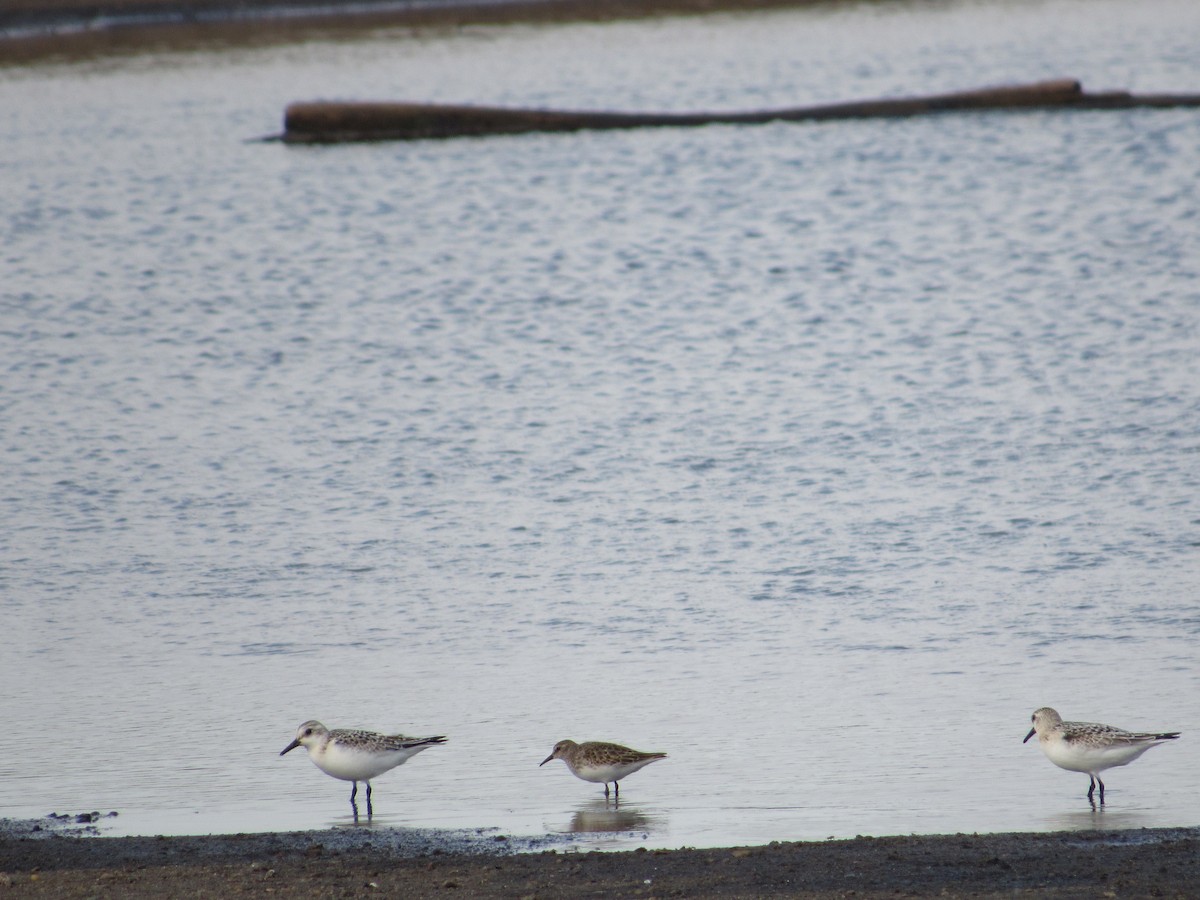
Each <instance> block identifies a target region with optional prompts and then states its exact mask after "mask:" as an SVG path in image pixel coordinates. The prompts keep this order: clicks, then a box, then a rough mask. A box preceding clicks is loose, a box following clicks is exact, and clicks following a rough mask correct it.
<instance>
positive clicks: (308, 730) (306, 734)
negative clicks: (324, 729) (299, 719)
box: [304, 728, 312, 737]
mask: <svg viewBox="0 0 1200 900" xmlns="http://www.w3.org/2000/svg"><path fill="white" fill-rule="evenodd" d="M310 734H312V729H311V728H305V729H304V736H305V737H308V736H309V735H310Z"/></svg>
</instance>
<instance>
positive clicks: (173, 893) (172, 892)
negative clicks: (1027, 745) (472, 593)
mask: <svg viewBox="0 0 1200 900" xmlns="http://www.w3.org/2000/svg"><path fill="white" fill-rule="evenodd" d="M538 845H539V844H538V842H537V841H529V842H527V841H510V840H508V839H506V838H504V837H502V836H498V835H489V834H475V833H471V834H467V835H462V834H458V833H449V834H448V835H447V834H440V833H430V832H419V831H404V830H393V829H387V830H382V829H381V830H373V829H338V830H336V831H324V832H301V833H291V834H263V835H232V836H212V837H157V838H154V837H146V838H105V837H80V836H74V835H69V834H62V833H52V834H48V835H43V836H39V835H38V834H33V833H31V832H30V831H29V830H28V828H25V829H19V828H18V829H9V831H8V833H3V832H0V892H3V893H5V894H6V895H12V896H22V897H91V896H98V895H107V894H116V893H119V894H120V895H121V896H126V897H179V896H185V895H186V896H227V895H230V894H235V893H256V894H263V893H281V894H282V893H286V894H294V895H296V896H301V895H303V896H306V897H335V896H336V897H345V896H367V895H374V896H382V895H392V896H404V897H446V896H459V897H483V896H486V897H563V898H572V897H596V896H623V897H624V896H643V897H651V896H654V897H671V896H675V897H683V896H686V897H764V896H782V895H788V896H805V897H818V898H826V897H850V896H854V897H883V896H888V897H895V896H933V895H938V896H953V897H1000V896H1011V895H1012V894H1014V893H1020V894H1022V895H1023V896H1033V897H1055V898H1084V897H1087V898H1094V897H1106V896H1107V897H1196V896H1197V893H1198V891H1200V829H1194V828H1190V829H1147V830H1128V831H1090V832H1059V833H1052V834H996V835H943V836H912V837H886V838H856V839H854V840H842V841H825V842H820V843H772V844H770V845H768V846H765V847H741V848H727V849H710V850H688V849H683V850H652V851H647V850H636V851H621V852H561V851H556V850H549V851H542V852H536V850H534V851H533V852H530V851H531V848H536V847H537V846H538ZM480 848H483V849H480ZM522 850H524V851H526V852H520V851H522Z"/></svg>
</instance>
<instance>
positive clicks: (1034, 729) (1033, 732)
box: [288, 728, 1037, 750]
mask: <svg viewBox="0 0 1200 900" xmlns="http://www.w3.org/2000/svg"><path fill="white" fill-rule="evenodd" d="M1035 734H1037V729H1036V728H1030V729H1029V734H1027V735H1025V740H1024V741H1021V743H1022V744H1024V743H1025V741H1028V740H1029V739H1030V738H1031V737H1033V736H1034V735H1035ZM291 749H292V748H291V747H288V750H291Z"/></svg>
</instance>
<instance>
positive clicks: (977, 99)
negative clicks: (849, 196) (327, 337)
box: [282, 78, 1200, 144]
mask: <svg viewBox="0 0 1200 900" xmlns="http://www.w3.org/2000/svg"><path fill="white" fill-rule="evenodd" d="M1172 106H1200V95H1187V94H1153V95H1135V94H1130V93H1127V92H1125V91H1114V92H1107V93H1097V94H1089V93H1086V92H1085V91H1084V90H1083V88H1082V87H1081V86H1080V84H1079V82H1078V81H1076V80H1075V79H1072V78H1061V79H1057V80H1054V81H1040V82H1036V83H1033V84H1020V85H1010V86H1005V87H990V88H981V89H977V90H972V91H960V92H957V93H950V94H934V95H932V96H926V97H907V98H899V99H883V100H858V101H853V102H850V103H833V104H828V105H824V106H808V107H799V108H796V109H774V110H760V111H757V112H725V113H703V112H702V113H622V112H599V111H598V112H588V111H582V110H576V111H568V110H551V109H518V108H511V107H496V106H453V105H452V106H447V105H441V104H430V103H370V102H344V103H342V102H329V101H327V102H315V103H293V104H291V105H290V106H288V108H287V111H286V112H285V114H284V133H283V135H282V139H283V140H284V141H285V142H287V143H292V144H332V143H341V142H347V141H393V140H400V141H413V140H424V139H430V138H452V137H467V136H479V135H490V134H522V133H526V132H531V131H582V130H584V129H608V128H650V127H676V128H677V127H683V126H694V125H714V124H726V125H757V124H762V123H765V122H780V121H783V122H823V121H830V120H835V119H869V118H899V117H905V116H920V115H929V114H932V113H948V112H965V111H983V110H1017V109H1061V108H1066V109H1130V108H1133V107H1156V108H1163V107H1172Z"/></svg>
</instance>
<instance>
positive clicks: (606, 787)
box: [604, 781, 608, 799]
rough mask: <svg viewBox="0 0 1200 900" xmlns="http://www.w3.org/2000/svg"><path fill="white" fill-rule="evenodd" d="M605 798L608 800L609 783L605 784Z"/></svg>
mask: <svg viewBox="0 0 1200 900" xmlns="http://www.w3.org/2000/svg"><path fill="white" fill-rule="evenodd" d="M604 797H605V799H608V782H607V781H606V782H604Z"/></svg>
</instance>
